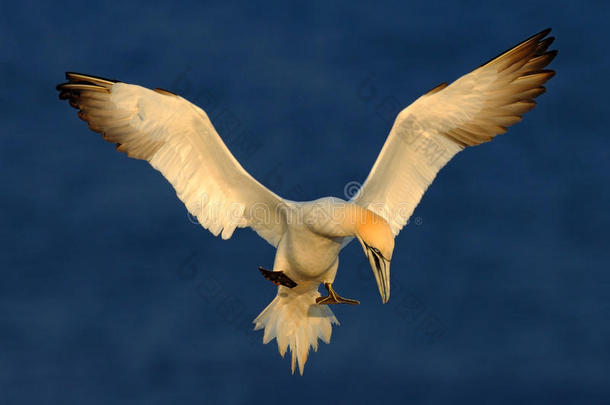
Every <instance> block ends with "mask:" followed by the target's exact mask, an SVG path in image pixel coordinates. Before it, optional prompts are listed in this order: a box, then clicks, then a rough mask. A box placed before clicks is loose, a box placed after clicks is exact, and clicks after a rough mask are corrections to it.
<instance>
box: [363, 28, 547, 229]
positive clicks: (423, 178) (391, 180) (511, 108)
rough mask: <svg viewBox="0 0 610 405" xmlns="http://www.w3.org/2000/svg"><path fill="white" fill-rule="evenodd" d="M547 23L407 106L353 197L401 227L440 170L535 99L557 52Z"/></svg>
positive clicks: (518, 115) (542, 89)
mask: <svg viewBox="0 0 610 405" xmlns="http://www.w3.org/2000/svg"><path fill="white" fill-rule="evenodd" d="M549 32H550V29H547V30H544V31H542V32H540V33H538V34H536V35H533V36H532V37H530V38H528V39H526V40H525V41H523V42H521V43H520V44H518V45H516V46H514V47H513V48H511V49H509V50H508V51H506V52H504V53H502V54H501V55H499V56H497V57H496V58H494V59H492V60H490V61H489V62H487V63H485V64H483V65H482V66H481V67H479V68H478V69H476V70H474V71H472V72H470V73H469V74H467V75H464V76H462V77H460V78H459V79H457V80H456V81H455V82H453V83H452V84H451V85H449V86H443V84H441V85H439V86H437V87H435V88H433V89H432V90H430V91H429V92H428V93H426V94H424V95H423V96H421V97H420V98H419V99H417V100H416V101H415V102H414V103H413V104H411V105H410V106H408V107H407V108H405V109H404V110H402V111H401V112H400V113H399V114H398V117H397V118H396V121H395V122H394V126H393V127H392V130H391V131H390V134H389V135H388V138H387V140H386V142H385V144H384V146H383V149H382V150H381V153H380V154H379V156H378V158H377V161H376V162H375V165H374V166H373V168H372V170H371V172H370V173H369V176H368V178H367V180H366V181H365V183H364V185H363V186H362V189H361V190H360V192H359V193H358V194H357V195H356V196H355V197H354V199H353V201H354V202H355V203H357V204H359V205H361V206H364V207H366V208H369V209H371V210H372V211H373V212H375V213H377V214H379V215H381V216H382V217H384V218H385V219H386V220H387V221H388V223H389V224H390V226H391V228H392V231H393V232H394V234H395V235H396V234H398V232H400V230H401V229H402V228H403V227H404V226H405V224H406V223H407V221H408V219H409V217H410V216H411V215H412V213H413V210H414V209H415V207H416V206H417V204H418V203H419V201H420V200H421V197H422V196H423V194H424V192H425V191H426V189H427V188H428V186H429V185H430V184H431V183H432V181H433V180H434V178H435V177H436V174H437V173H438V171H439V170H440V169H441V168H442V167H443V166H444V165H445V164H446V163H447V162H448V161H449V160H451V158H452V157H453V156H455V154H456V153H458V152H460V151H461V150H463V149H464V148H466V147H467V146H475V145H479V144H481V143H484V142H488V141H491V140H492V139H493V138H494V137H495V136H496V135H498V134H502V133H504V132H506V129H507V128H508V127H509V126H511V125H514V124H516V123H517V122H519V121H521V116H522V115H523V114H525V113H526V112H528V111H530V110H531V109H532V108H534V107H535V106H536V102H535V101H534V98H536V97H538V96H539V95H541V94H543V93H544V92H545V91H546V89H545V87H544V83H545V82H546V81H548V80H549V79H550V78H551V77H553V75H554V74H555V72H554V71H552V70H546V69H544V68H545V67H546V66H547V65H548V64H549V63H550V62H551V61H552V60H553V58H555V56H556V55H557V51H556V50H552V51H547V49H548V48H549V46H550V45H551V43H552V42H553V37H547V35H548V34H549Z"/></svg>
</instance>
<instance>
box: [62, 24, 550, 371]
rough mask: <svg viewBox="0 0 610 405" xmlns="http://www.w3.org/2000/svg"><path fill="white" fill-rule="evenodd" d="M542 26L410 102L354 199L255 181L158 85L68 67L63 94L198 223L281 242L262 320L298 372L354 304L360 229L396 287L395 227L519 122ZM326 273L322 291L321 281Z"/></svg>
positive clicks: (380, 282) (537, 68) (539, 75)
mask: <svg viewBox="0 0 610 405" xmlns="http://www.w3.org/2000/svg"><path fill="white" fill-rule="evenodd" d="M550 31H551V30H550V29H546V30H544V31H542V32H540V33H538V34H536V35H534V36H532V37H530V38H529V39H527V40H525V41H523V42H521V43H520V44H518V45H516V46H515V47H513V48H511V49H510V50H508V51H506V52H504V53H502V54H501V55H499V56H498V57H496V58H494V59H492V60H490V61H489V62H487V63H485V64H483V65H482V66H480V67H479V68H477V69H475V70H473V71H472V72H470V73H468V74H466V75H464V76H462V77H460V78H459V79H457V80H456V81H454V82H453V83H452V84H450V85H447V83H442V84H440V85H438V86H436V87H434V88H433V89H432V90H430V91H428V92H427V93H426V94H424V95H423V96H421V97H420V98H418V99H417V100H416V101H415V102H413V103H412V104H411V105H410V106H408V107H407V108H405V109H404V110H402V111H401V112H400V113H399V114H398V116H397V117H396V120H395V122H394V125H393V127H392V129H391V131H390V134H389V135H388V137H387V139H386V141H385V144H384V146H383V148H382V150H381V153H380V154H379V156H378V158H377V161H376V162H375V164H374V166H373V168H372V170H371V172H370V174H369V176H368V178H367V179H366V181H365V182H364V184H363V186H362V188H361V189H360V190H359V192H358V193H357V194H356V195H355V196H354V197H353V198H351V199H350V200H349V201H345V200H342V199H339V198H335V197H324V198H320V199H318V200H315V201H308V202H296V201H289V200H286V199H284V198H281V197H279V196H278V195H276V194H274V193H273V192H272V191H270V190H269V189H267V188H266V187H265V186H263V185H262V184H261V183H259V182H258V181H256V180H255V179H254V178H253V177H252V176H251V175H250V174H249V173H247V172H246V171H245V170H244V168H243V167H242V166H241V165H240V164H239V162H238V161H237V160H236V159H235V158H234V157H233V155H232V154H231V152H230V151H229V149H228V148H227V147H226V145H225V144H224V142H223V141H222V139H221V138H220V136H219V135H218V133H217V132H216V130H215V129H214V126H213V125H212V123H211V122H210V119H209V118H208V116H207V114H206V113H205V111H203V110H202V109H201V108H199V107H197V106H195V105H193V104H191V103H190V102H188V101H187V100H185V99H184V98H182V97H180V96H178V95H175V94H173V93H171V92H168V91H166V90H162V89H154V90H149V89H147V88H144V87H141V86H137V85H133V84H127V83H122V82H119V81H116V80H109V79H104V78H101V77H96V76H91V75H84V74H80V73H72V72H68V73H66V78H67V80H68V82H67V83H64V84H60V85H58V86H57V89H58V90H59V92H60V93H59V97H60V98H61V99H67V100H68V101H69V103H70V105H71V106H72V107H74V108H76V109H78V110H79V111H78V116H79V117H80V118H82V119H83V120H85V121H86V122H87V123H88V124H89V128H90V129H91V130H93V131H95V132H99V133H100V134H101V135H102V138H103V139H105V140H106V141H108V142H112V143H115V144H116V148H117V149H118V150H119V151H121V152H124V153H126V154H127V155H128V156H129V157H132V158H136V159H143V160H146V161H148V162H149V163H150V165H151V166H152V167H154V168H155V169H157V170H158V171H160V172H161V173H162V174H163V176H165V178H166V179H167V180H168V181H169V182H170V183H171V185H172V186H173V187H174V189H175V190H176V193H177V195H178V198H180V200H182V202H183V203H184V204H185V205H186V208H187V210H188V211H189V213H190V214H191V215H193V216H195V217H196V218H197V220H198V222H199V223H200V224H201V225H202V226H203V227H204V228H206V229H208V230H209V231H210V232H212V233H213V234H214V235H215V236H218V235H221V236H222V238H223V239H229V238H230V237H231V235H232V234H233V232H234V231H235V229H236V228H244V227H250V228H252V229H253V230H254V231H256V233H258V235H260V236H261V237H262V238H263V239H265V240H266V241H267V242H269V243H270V244H271V245H272V246H274V247H275V248H277V252H276V256H275V261H274V263H273V268H272V270H266V269H264V268H260V271H261V273H262V275H263V276H264V277H265V278H267V279H268V280H270V281H272V282H273V283H274V284H276V285H277V286H278V287H277V296H276V297H275V299H274V300H273V301H272V302H271V303H270V304H269V305H268V306H267V308H265V309H264V310H263V311H262V312H261V314H260V315H259V316H258V317H257V318H256V319H255V320H254V323H255V329H263V328H264V336H263V343H268V342H270V341H271V340H272V339H273V338H276V340H277V343H278V347H279V351H280V354H281V355H282V356H284V354H285V353H286V350H287V349H288V348H290V351H291V352H292V372H293V373H294V370H295V366H296V364H297V363H298V365H299V371H300V373H301V374H302V373H303V368H304V365H305V362H306V361H307V356H308V352H309V349H310V348H313V350H314V351H315V350H317V348H318V339H321V340H323V341H324V342H326V343H329V342H330V337H331V332H332V324H338V321H337V319H336V317H335V316H334V314H333V312H332V311H331V309H330V308H329V305H330V304H339V303H345V304H358V303H359V302H358V301H357V300H352V299H347V298H343V297H341V296H340V295H339V294H338V293H337V292H336V291H335V290H334V289H333V281H334V279H335V275H336V273H337V267H338V265H339V259H338V256H339V252H340V251H341V249H342V248H343V247H345V246H346V245H347V244H348V243H349V242H350V241H351V240H353V239H354V238H355V239H358V241H359V242H360V244H361V246H362V249H363V251H364V254H365V255H366V256H367V258H368V260H369V262H370V265H371V268H372V270H373V274H374V276H375V280H376V281H377V286H378V289H379V293H380V295H381V300H382V302H383V303H386V302H388V300H389V298H390V261H391V259H392V253H393V251H394V238H395V237H396V236H397V235H398V233H399V232H400V230H401V229H402V228H403V227H404V226H405V224H406V223H407V221H408V220H409V217H410V216H411V214H412V213H413V210H414V209H415V207H416V206H417V204H418V203H419V201H420V199H421V197H422V195H423V194H424V192H425V191H426V189H427V188H428V186H429V185H430V183H432V181H433V180H434V178H435V176H436V174H437V173H438V171H439V170H440V169H441V168H442V167H443V166H445V164H446V163H447V162H448V161H449V160H450V159H451V158H452V157H453V156H454V155H455V154H456V153H458V152H460V151H462V150H463V149H465V148H467V147H470V146H475V145H479V144H481V143H484V142H488V141H491V140H492V139H493V138H494V137H495V136H496V135H498V134H502V133H504V132H506V129H507V128H508V127H509V126H511V125H513V124H515V123H517V122H519V121H521V116H522V115H523V114H524V113H525V112H527V111H529V110H531V109H532V108H534V106H535V105H536V103H535V102H534V98H536V97H538V96H539V95H541V94H542V93H544V92H545V88H544V86H543V85H544V83H545V82H546V81H547V80H549V79H550V78H551V77H553V75H554V72H553V71H551V70H546V69H545V67H546V66H547V65H548V64H549V63H550V62H551V61H552V60H553V58H554V57H555V55H557V51H555V50H553V51H548V50H547V49H548V48H549V46H550V45H551V43H552V42H553V37H547V35H548V34H549V32H550ZM320 284H322V285H324V287H325V289H326V290H327V295H326V296H321V295H320V293H319V292H318V288H319V286H320Z"/></svg>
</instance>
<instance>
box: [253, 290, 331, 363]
mask: <svg viewBox="0 0 610 405" xmlns="http://www.w3.org/2000/svg"><path fill="white" fill-rule="evenodd" d="M319 296H320V294H319V293H318V291H317V289H312V290H310V291H306V292H304V293H303V292H302V291H298V290H297V289H289V288H286V287H283V286H281V287H279V288H278V294H277V296H276V297H275V298H274V300H273V301H271V303H270V304H269V305H268V306H267V308H265V309H264V310H263V312H261V313H260V315H259V316H258V317H257V318H256V319H255V320H254V323H255V327H254V330H259V329H262V328H265V333H264V335H263V343H264V344H267V343H269V342H270V341H271V340H273V338H275V339H276V340H277V345H278V348H279V350H280V354H281V355H282V357H284V354H286V349H287V348H290V352H291V353H292V373H293V374H294V370H295V368H296V364H297V362H298V364H299V372H300V374H301V375H303V370H304V368H305V362H307V356H308V354H309V348H310V347H311V348H313V350H314V352H315V351H317V350H318V339H322V341H323V342H324V343H327V344H328V343H330V336H331V334H332V324H333V323H334V324H337V325H338V324H339V321H338V320H337V318H336V317H335V315H334V314H333V312H332V311H331V310H330V308H329V307H328V305H318V304H316V298H317V297H319Z"/></svg>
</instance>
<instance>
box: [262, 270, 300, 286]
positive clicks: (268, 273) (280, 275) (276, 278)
mask: <svg viewBox="0 0 610 405" xmlns="http://www.w3.org/2000/svg"><path fill="white" fill-rule="evenodd" d="M258 270H259V271H260V272H261V274H262V275H263V277H265V278H266V279H267V280H269V281H271V282H272V283H273V284H275V285H277V286H280V285H283V286H284V287H288V288H294V287H296V286H297V283H295V282H294V281H292V279H291V278H290V277H288V276H287V275H285V274H284V272H283V271H273V270H265V269H263V268H262V267H259V268H258Z"/></svg>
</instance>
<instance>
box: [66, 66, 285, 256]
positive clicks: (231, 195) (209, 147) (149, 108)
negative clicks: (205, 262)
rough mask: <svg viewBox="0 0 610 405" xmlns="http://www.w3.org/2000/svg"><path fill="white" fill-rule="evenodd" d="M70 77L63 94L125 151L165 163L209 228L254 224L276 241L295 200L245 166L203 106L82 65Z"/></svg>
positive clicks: (226, 233) (225, 231)
mask: <svg viewBox="0 0 610 405" xmlns="http://www.w3.org/2000/svg"><path fill="white" fill-rule="evenodd" d="M66 78H67V79H68V83H64V84H60V85H59V86H57V89H58V90H59V91H60V95H59V96H60V98H61V99H68V100H69V101H70V105H72V106H73V107H75V108H77V109H79V112H78V115H79V117H80V118H82V119H83V120H85V121H87V122H88V123H89V128H90V129H92V130H93V131H95V132H99V133H101V134H102V137H103V138H104V139H105V140H106V141H108V142H113V143H116V144H117V149H118V150H119V151H121V152H125V153H127V155H128V156H130V157H132V158H136V159H144V160H146V161H148V162H149V163H150V165H151V166H152V167H154V168H155V169H157V170H158V171H160V172H161V173H162V174H163V176H165V178H166V179H167V180H168V181H169V182H170V183H171V184H172V186H173V187H174V189H175V190H176V194H177V195H178V197H179V198H180V200H182V202H183V203H184V204H185V205H186V208H187V209H188V211H189V212H190V213H191V214H192V215H194V216H195V217H197V219H198V221H199V223H200V224H201V225H202V226H203V227H204V228H206V229H208V230H210V232H212V233H213V234H214V235H215V236H217V235H218V234H220V233H221V232H222V238H223V239H228V238H230V237H231V235H232V234H233V231H234V230H235V228H238V227H240V228H241V227H246V226H249V227H251V228H252V229H254V230H255V231H256V232H257V233H258V234H259V235H260V236H261V237H262V238H263V239H265V240H266V241H267V242H269V243H270V244H271V245H273V246H277V244H278V242H279V240H280V238H281V236H282V234H283V233H284V230H285V227H286V220H285V213H284V209H285V208H286V206H287V204H289V202H287V201H284V200H283V199H282V198H280V197H278V196H277V195H275V194H274V193H272V192H271V191H269V190H268V189H267V188H265V187H264V186H263V185H262V184H260V183H259V182H257V181H256V180H255V179H254V178H253V177H252V176H250V174H248V172H246V171H245V170H244V168H243V167H242V166H241V165H240V164H239V162H238V161H237V160H236V159H235V157H233V155H232V154H231V152H230V151H229V149H228V148H227V147H226V145H225V144H224V142H223V141H222V139H221V138H220V136H219V135H218V133H217V132H216V130H215V129H214V126H213V125H212V123H211V122H210V120H209V118H208V116H207V114H206V113H205V112H204V111H203V110H202V109H200V108H199V107H197V106H195V105H193V104H191V103H190V102H188V101H187V100H185V99H183V98H182V97H179V96H177V95H175V94H172V93H170V92H167V91H165V90H160V89H155V90H149V89H147V88H144V87H140V86H136V85H132V84H127V83H120V82H116V81H114V80H108V79H103V78H99V77H94V76H88V75H82V74H79V73H66Z"/></svg>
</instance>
